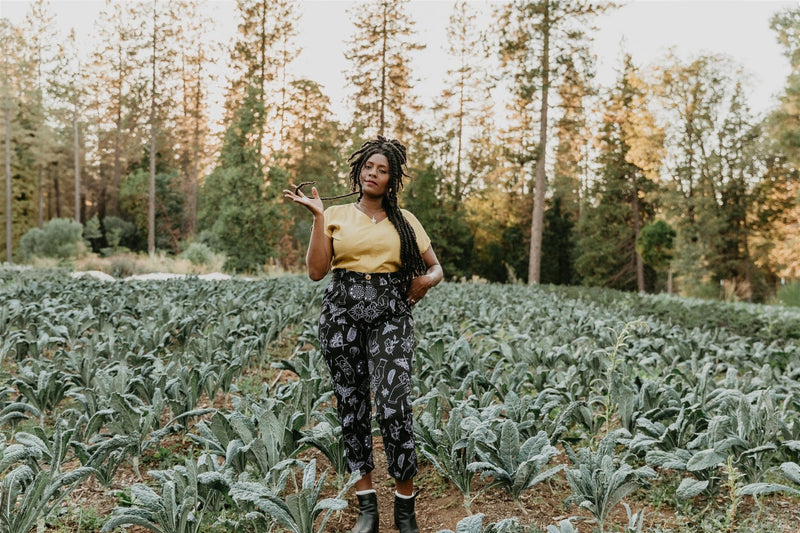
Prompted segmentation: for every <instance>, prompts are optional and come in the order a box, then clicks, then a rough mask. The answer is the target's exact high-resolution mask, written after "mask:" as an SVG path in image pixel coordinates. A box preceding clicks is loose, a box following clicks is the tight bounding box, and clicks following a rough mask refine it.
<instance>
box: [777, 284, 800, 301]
mask: <svg viewBox="0 0 800 533" xmlns="http://www.w3.org/2000/svg"><path fill="white" fill-rule="evenodd" d="M778 300H780V302H781V303H782V304H783V305H788V306H791V307H800V280H795V281H790V282H789V283H787V284H786V285H781V288H780V289H778Z"/></svg>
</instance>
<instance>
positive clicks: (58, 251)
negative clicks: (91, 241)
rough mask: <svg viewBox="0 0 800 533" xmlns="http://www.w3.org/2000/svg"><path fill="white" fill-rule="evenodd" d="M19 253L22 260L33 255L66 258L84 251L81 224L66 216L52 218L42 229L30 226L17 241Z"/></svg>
mask: <svg viewBox="0 0 800 533" xmlns="http://www.w3.org/2000/svg"><path fill="white" fill-rule="evenodd" d="M19 253H20V255H21V256H22V259H23V260H24V261H31V260H32V259H33V258H34V257H50V258H54V259H60V260H67V259H72V258H77V257H80V256H82V255H84V254H85V253H86V244H85V243H84V242H83V226H82V225H81V223H80V222H76V221H74V220H71V219H68V218H54V219H53V220H50V221H48V222H46V223H45V224H44V228H43V229H39V228H31V229H30V230H28V231H27V232H26V233H25V235H23V236H22V238H21V239H20V242H19Z"/></svg>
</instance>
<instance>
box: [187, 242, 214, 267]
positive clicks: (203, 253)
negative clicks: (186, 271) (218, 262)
mask: <svg viewBox="0 0 800 533" xmlns="http://www.w3.org/2000/svg"><path fill="white" fill-rule="evenodd" d="M181 257H182V258H183V259H188V260H189V261H190V262H191V263H192V264H193V265H207V264H209V263H210V262H211V261H212V259H213V257H214V252H213V251H212V250H211V248H209V247H208V246H206V245H205V244H203V243H201V242H193V243H192V244H190V245H189V246H188V247H187V248H186V250H184V251H183V253H182V254H181Z"/></svg>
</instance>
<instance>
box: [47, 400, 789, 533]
mask: <svg viewBox="0 0 800 533" xmlns="http://www.w3.org/2000/svg"><path fill="white" fill-rule="evenodd" d="M218 400H219V398H218V399H215V402H214V403H215V404H216V403H217V401H218ZM168 440H169V442H167V441H166V440H165V442H164V443H162V450H163V449H169V450H172V451H173V452H174V453H175V454H176V455H182V454H183V452H185V453H186V454H190V453H191V449H190V448H191V446H192V444H191V441H190V440H189V439H187V438H183V437H181V436H174V435H173V436H170V437H168ZM182 448H183V449H182ZM562 458H563V456H562ZM300 459H302V460H305V461H308V460H311V459H316V461H317V473H318V475H319V474H321V472H322V471H324V470H326V469H329V468H330V464H329V463H328V461H327V459H326V458H325V456H324V455H322V454H321V453H320V452H319V451H318V450H316V449H310V450H307V451H305V452H304V453H303V454H302V455H301V457H300ZM374 459H375V471H374V472H373V480H374V481H375V485H376V486H375V488H376V490H377V492H378V503H379V515H380V531H382V532H387V533H388V532H392V531H397V529H396V528H395V526H394V522H393V502H394V486H393V482H392V481H391V479H390V478H389V477H388V475H387V474H386V459H385V456H384V454H383V449H382V445H381V442H380V438H376V439H375V457H374ZM562 460H563V459H562ZM164 462H165V463H167V462H169V461H168V460H166V459H165V460H164ZM163 467H164V466H162V465H160V464H159V459H158V458H156V457H155V455H154V454H153V453H152V452H150V453H148V454H147V456H146V457H145V458H143V460H142V464H141V466H140V470H141V472H142V476H143V478H144V479H143V480H142V481H144V482H145V483H149V482H152V481H153V480H152V478H150V476H148V475H147V473H146V472H147V470H148V469H159V468H163ZM381 479H383V480H384V481H383V482H382V481H381ZM326 481H327V482H326V487H325V489H324V491H323V495H322V497H323V498H327V497H335V496H336V494H337V488H336V483H335V475H334V474H333V471H332V470H330V471H329V473H328V477H327V480H326ZM416 481H417V489H418V491H419V494H418V497H417V500H416V511H417V522H418V524H419V526H420V531H421V532H423V533H437V532H439V531H441V530H451V531H455V530H456V525H457V523H458V521H459V520H461V519H462V518H465V517H466V516H469V513H468V512H467V510H466V509H465V507H464V499H463V496H462V495H461V493H460V492H459V491H458V490H457V489H456V488H455V486H454V485H452V484H451V483H449V482H447V481H446V480H443V479H442V478H441V477H440V476H439V475H438V473H437V472H436V471H435V469H434V468H433V467H432V465H430V464H429V463H426V462H423V463H421V464H420V471H419V475H418V476H417V480H416ZM136 482H139V480H138V479H137V476H136V474H135V472H134V471H133V469H132V467H131V466H130V465H124V466H123V467H122V468H120V470H119V471H118V472H117V476H116V478H115V480H114V483H113V484H112V486H111V487H103V486H101V485H100V484H99V483H97V482H96V481H95V480H94V479H93V478H90V479H89V480H88V481H87V482H86V483H84V484H83V485H82V486H80V487H79V488H78V489H76V490H75V491H74V492H73V493H72V495H71V498H70V504H71V507H72V508H73V511H72V513H71V515H73V516H72V517H62V519H61V520H60V521H59V522H60V527H59V528H49V529H48V530H47V531H48V532H50V533H55V532H59V533H62V532H64V531H75V532H78V531H80V532H81V533H83V532H86V533H88V532H89V531H99V527H101V526H102V522H104V521H105V518H103V520H102V521H100V524H99V525H98V527H97V528H96V529H87V526H88V524H86V523H84V524H83V526H81V528H80V529H78V521H77V520H78V519H77V518H76V516H77V513H75V510H76V509H92V510H93V512H94V514H95V515H96V516H98V517H107V516H109V515H110V514H111V512H112V510H113V508H114V507H115V506H116V505H117V504H118V496H117V495H118V494H119V493H120V492H121V491H123V490H124V489H125V488H128V487H130V486H131V485H132V484H133V483H136ZM486 484H487V482H486V481H480V480H475V482H474V485H473V495H476V494H477V496H476V497H475V498H474V500H473V502H472V513H473V514H478V513H481V514H483V515H484V519H483V525H484V527H485V526H486V525H488V524H489V523H492V522H497V521H499V520H502V519H504V518H512V517H513V518H517V519H518V520H519V521H520V523H522V524H525V525H534V526H536V527H538V528H539V529H540V530H542V531H546V528H547V526H549V525H557V524H558V522H559V521H561V520H566V519H567V518H570V517H576V516H579V517H583V519H582V520H578V521H575V520H573V527H574V528H575V530H576V531H578V532H580V533H591V532H593V531H596V530H597V525H596V524H595V523H594V522H592V521H591V515H590V514H589V513H588V512H587V511H585V510H583V509H579V508H577V507H575V506H573V507H572V508H571V509H569V510H568V509H567V508H566V507H565V506H564V500H565V499H566V498H567V497H568V496H569V494H570V490H569V485H568V483H567V481H566V479H565V478H564V476H563V474H560V475H557V476H555V477H554V478H552V479H551V480H549V481H546V482H544V483H541V484H540V485H538V486H537V487H535V488H534V489H532V490H530V491H529V492H528V493H526V494H524V495H523V496H522V498H521V500H520V505H518V504H517V503H515V502H514V501H512V499H511V497H510V496H508V495H507V494H506V493H505V492H504V491H502V490H501V489H487V488H486ZM642 496H643V494H642V492H641V491H639V494H638V497H639V498H641V497H642ZM347 501H348V507H347V508H346V509H344V510H343V511H339V512H336V513H333V514H332V515H331V517H330V519H329V520H328V523H327V525H326V527H325V532H326V533H349V531H350V530H351V528H352V527H353V524H354V523H355V521H356V518H357V516H358V503H357V500H356V497H355V494H354V492H353V491H350V493H349V494H348V496H347ZM624 501H625V502H626V503H627V504H628V505H629V506H630V507H631V508H632V509H633V511H634V512H636V511H638V510H640V509H642V508H644V510H645V523H644V528H643V531H654V530H659V531H664V532H666V531H683V532H686V531H710V530H709V529H706V528H703V529H701V528H699V527H697V528H696V529H695V526H694V525H693V521H700V520H701V519H700V518H698V517H695V518H694V519H693V518H692V517H680V516H678V515H677V514H676V512H675V510H674V509H673V508H671V507H669V506H667V505H662V506H660V507H658V508H656V507H653V506H652V505H651V504H649V503H647V502H646V501H643V500H641V499H637V494H636V493H635V494H633V495H632V496H631V497H630V498H627V499H626V500H624ZM706 503H707V505H708V506H709V507H715V508H716V509H718V510H721V512H722V514H723V515H724V510H725V506H726V505H727V502H726V501H725V498H723V497H720V498H719V499H718V500H717V501H712V502H706ZM695 508H698V509H699V508H702V505H696V506H695ZM756 520H762V522H765V523H767V524H768V523H769V520H773V521H774V528H772V527H770V526H769V525H767V526H766V527H767V529H763V527H764V523H762V524H760V525H761V529H758V531H771V532H773V531H774V532H775V533H797V532H798V531H800V527H799V526H798V525H800V505H798V501H797V499H791V498H788V497H781V496H774V497H771V498H763V499H762V501H761V506H760V507H759V506H756V505H754V504H753V500H752V499H751V498H747V499H745V500H743V501H742V503H741V505H740V506H739V507H738V509H737V515H736V521H737V523H740V524H742V523H744V522H747V521H750V522H753V521H756ZM318 523H319V522H318ZM627 524H628V517H627V514H626V510H625V508H624V507H623V505H621V504H620V505H617V506H616V507H615V508H614V509H613V510H612V512H611V514H610V516H609V517H608V519H607V520H606V523H605V531H609V532H611V531H615V532H617V531H625V527H626V526H627ZM792 524H794V525H792ZM695 525H696V526H699V524H695ZM65 527H66V528H67V529H64V528H65ZM751 530H752V529H750V528H749V527H745V528H735V529H732V530H731V531H737V532H739V533H745V532H747V531H751ZM127 531H128V532H129V533H146V532H147V531H148V530H146V529H144V528H141V527H138V526H132V527H130V528H128V529H127ZM534 531H536V530H534Z"/></svg>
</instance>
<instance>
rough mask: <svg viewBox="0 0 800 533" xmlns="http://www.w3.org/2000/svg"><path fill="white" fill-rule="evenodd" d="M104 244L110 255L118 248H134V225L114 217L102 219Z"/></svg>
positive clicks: (135, 235)
mask: <svg viewBox="0 0 800 533" xmlns="http://www.w3.org/2000/svg"><path fill="white" fill-rule="evenodd" d="M103 228H104V229H105V234H106V235H105V236H106V242H107V243H108V246H109V248H111V251H112V253H113V252H116V251H117V250H119V248H120V247H124V248H135V247H136V245H137V244H138V243H137V237H138V236H137V232H136V224H134V223H132V222H128V221H127V220H123V219H121V218H119V217H115V216H107V217H104V218H103Z"/></svg>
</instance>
